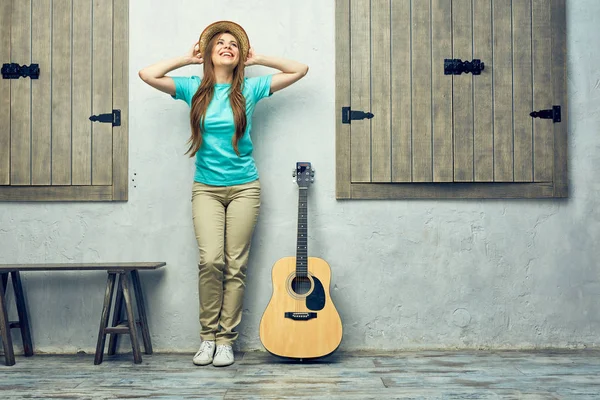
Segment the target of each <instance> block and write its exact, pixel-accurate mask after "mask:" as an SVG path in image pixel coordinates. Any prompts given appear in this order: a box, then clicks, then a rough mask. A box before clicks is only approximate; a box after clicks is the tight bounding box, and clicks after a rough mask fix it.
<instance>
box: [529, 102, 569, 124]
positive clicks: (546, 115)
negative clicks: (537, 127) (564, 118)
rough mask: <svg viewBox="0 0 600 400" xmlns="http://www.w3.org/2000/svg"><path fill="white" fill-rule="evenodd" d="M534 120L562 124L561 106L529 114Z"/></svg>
mask: <svg viewBox="0 0 600 400" xmlns="http://www.w3.org/2000/svg"><path fill="white" fill-rule="evenodd" d="M529 115H530V116H532V117H533V118H541V119H551V120H552V122H554V123H556V122H560V117H561V115H560V106H552V109H551V110H540V111H533V112H531V113H529Z"/></svg>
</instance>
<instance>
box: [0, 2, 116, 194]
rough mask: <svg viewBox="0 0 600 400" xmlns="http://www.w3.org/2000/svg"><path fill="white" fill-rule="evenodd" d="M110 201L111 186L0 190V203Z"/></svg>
mask: <svg viewBox="0 0 600 400" xmlns="http://www.w3.org/2000/svg"><path fill="white" fill-rule="evenodd" d="M54 1H56V0H54ZM110 200H112V187H111V186H4V187H2V188H0V201H110Z"/></svg>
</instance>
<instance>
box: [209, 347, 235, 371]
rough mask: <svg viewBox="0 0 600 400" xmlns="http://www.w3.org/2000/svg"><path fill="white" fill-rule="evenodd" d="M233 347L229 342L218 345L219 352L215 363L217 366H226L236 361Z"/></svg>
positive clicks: (216, 354)
mask: <svg viewBox="0 0 600 400" xmlns="http://www.w3.org/2000/svg"><path fill="white" fill-rule="evenodd" d="M234 361H235V360H234V358H233V349H232V348H231V345H229V344H219V345H217V352H216V353H215V359H214V360H213V365H214V366H215V367H226V366H228V365H231V364H233V363H234Z"/></svg>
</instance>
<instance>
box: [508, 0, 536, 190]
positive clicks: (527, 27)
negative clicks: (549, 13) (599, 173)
mask: <svg viewBox="0 0 600 400" xmlns="http://www.w3.org/2000/svg"><path fill="white" fill-rule="evenodd" d="M512 15H513V24H512V26H513V87H514V92H513V104H514V117H513V118H514V157H515V158H514V165H515V182H532V181H533V152H532V147H533V122H532V120H531V119H532V118H531V117H530V116H529V113H530V112H531V108H532V106H533V104H532V102H533V87H532V85H533V82H532V81H533V78H532V71H531V67H532V62H531V0H519V1H514V2H513V10H512Z"/></svg>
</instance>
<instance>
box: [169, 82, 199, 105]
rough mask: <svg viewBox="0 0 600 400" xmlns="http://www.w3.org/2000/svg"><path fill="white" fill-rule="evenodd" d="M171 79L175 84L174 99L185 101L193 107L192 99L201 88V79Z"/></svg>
mask: <svg viewBox="0 0 600 400" xmlns="http://www.w3.org/2000/svg"><path fill="white" fill-rule="evenodd" d="M171 78H172V79H173V82H174V83H175V96H173V98H174V99H176V100H183V101H185V102H186V103H188V105H190V106H191V105H192V98H193V97H194V94H196V91H197V90H198V87H199V86H200V78H199V77H197V76H190V77H183V76H172V77H171Z"/></svg>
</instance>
